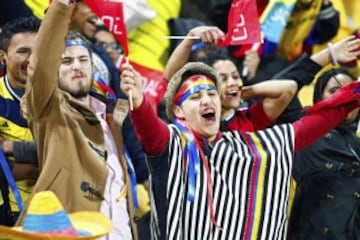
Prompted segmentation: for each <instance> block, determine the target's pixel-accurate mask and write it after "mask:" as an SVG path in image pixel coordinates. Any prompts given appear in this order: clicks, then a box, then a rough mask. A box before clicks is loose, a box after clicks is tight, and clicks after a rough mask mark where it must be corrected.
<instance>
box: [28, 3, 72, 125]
mask: <svg viewBox="0 0 360 240" xmlns="http://www.w3.org/2000/svg"><path fill="white" fill-rule="evenodd" d="M74 6H75V1H70V0H54V1H53V2H52V3H51V5H50V7H49V9H48V11H47V12H46V16H45V18H44V20H43V22H42V24H41V27H40V30H39V32H38V34H37V40H36V44H35V47H34V50H33V53H32V55H31V58H30V63H29V66H28V70H29V80H28V81H27V85H26V93H25V96H24V98H25V99H26V108H27V110H26V117H27V118H29V117H30V118H32V119H34V118H39V117H41V116H43V114H44V113H45V112H46V111H51V110H52V108H53V106H52V103H50V99H51V97H52V96H53V95H54V93H55V91H56V90H57V87H58V69H59V66H60V63H61V55H62V53H63V50H64V46H65V36H66V34H67V32H68V26H69V23H70V17H71V13H72V11H73V8H74Z"/></svg>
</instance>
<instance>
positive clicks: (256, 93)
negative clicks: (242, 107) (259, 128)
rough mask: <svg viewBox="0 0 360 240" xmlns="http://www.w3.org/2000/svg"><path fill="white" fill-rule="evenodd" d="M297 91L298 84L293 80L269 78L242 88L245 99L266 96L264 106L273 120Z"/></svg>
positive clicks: (266, 112)
mask: <svg viewBox="0 0 360 240" xmlns="http://www.w3.org/2000/svg"><path fill="white" fill-rule="evenodd" d="M296 92H297V84H296V82H295V81H292V80H269V81H265V82H261V83H257V84H254V85H250V86H246V87H243V88H242V91H241V94H242V98H243V99H244V100H246V99H250V98H257V97H265V98H264V100H263V108H264V112H265V114H266V115H267V116H268V118H269V119H270V120H271V121H275V120H276V119H277V118H278V117H279V115H280V114H281V113H282V112H283V111H284V110H285V108H286V107H287V106H288V104H289V102H290V101H291V99H292V98H293V97H294V95H295V94H296Z"/></svg>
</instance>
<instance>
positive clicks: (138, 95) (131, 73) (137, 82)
mask: <svg viewBox="0 0 360 240" xmlns="http://www.w3.org/2000/svg"><path fill="white" fill-rule="evenodd" d="M120 88H121V90H122V91H123V92H124V93H125V95H126V96H128V97H129V98H131V99H132V103H133V107H134V108H137V107H139V106H140V105H141V103H142V101H143V98H144V96H143V93H142V78H141V75H140V74H139V73H138V72H137V71H135V70H134V68H133V67H132V66H131V65H130V64H129V63H124V64H123V65H121V81H120ZM129 100H130V99H129Z"/></svg>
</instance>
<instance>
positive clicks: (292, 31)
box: [278, 0, 322, 60]
mask: <svg viewBox="0 0 360 240" xmlns="http://www.w3.org/2000/svg"><path fill="white" fill-rule="evenodd" d="M321 2H322V0H298V1H297V3H296V5H295V7H294V9H293V11H292V13H291V15H290V17H289V19H288V22H287V24H286V27H285V30H284V32H283V34H282V36H281V40H280V43H279V45H278V51H279V52H280V53H281V54H282V55H283V56H284V57H285V58H286V59H289V60H292V59H294V58H295V57H298V56H300V55H301V53H302V47H303V42H304V40H305V39H306V37H307V36H308V35H309V33H310V31H311V29H312V27H313V25H314V23H315V21H316V17H317V15H318V13H319V12H320V8H321Z"/></svg>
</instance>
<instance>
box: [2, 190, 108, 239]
mask: <svg viewBox="0 0 360 240" xmlns="http://www.w3.org/2000/svg"><path fill="white" fill-rule="evenodd" d="M111 228H112V226H111V222H110V220H109V219H108V218H107V217H106V216H105V215H103V214H101V213H99V212H90V211H82V212H75V213H71V214H67V212H66V211H65V210H64V208H63V206H62V205H61V203H60V201H59V199H58V198H57V197H56V195H55V194H54V193H53V192H51V191H43V192H38V193H36V194H35V195H34V197H33V198H32V200H31V202H30V205H29V208H28V211H27V213H26V215H25V217H24V223H23V225H22V226H20V227H6V226H0V240H25V239H26V240H28V239H33V240H35V239H36V240H43V239H54V240H70V239H81V240H85V239H96V238H99V237H101V236H104V235H106V234H107V233H109V232H110V230H111Z"/></svg>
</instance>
